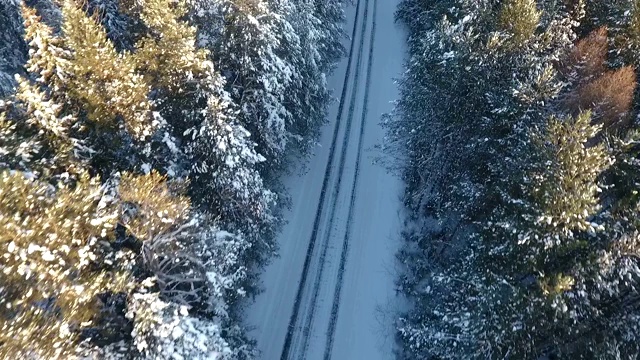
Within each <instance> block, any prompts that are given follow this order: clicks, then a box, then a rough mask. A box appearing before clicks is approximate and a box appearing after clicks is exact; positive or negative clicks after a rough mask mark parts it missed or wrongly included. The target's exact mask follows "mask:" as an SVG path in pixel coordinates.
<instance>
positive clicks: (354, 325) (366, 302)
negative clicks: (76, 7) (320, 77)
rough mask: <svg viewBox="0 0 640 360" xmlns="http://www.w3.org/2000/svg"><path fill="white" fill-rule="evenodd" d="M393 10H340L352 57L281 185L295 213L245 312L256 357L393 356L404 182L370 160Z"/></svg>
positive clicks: (393, 73) (366, 4) (384, 4)
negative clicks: (315, 131) (308, 144)
mask: <svg viewBox="0 0 640 360" xmlns="http://www.w3.org/2000/svg"><path fill="white" fill-rule="evenodd" d="M398 2H399V0H356V1H354V4H353V5H350V6H349V7H348V9H347V21H346V24H345V29H346V30H347V31H348V32H349V33H350V36H351V38H350V39H349V40H347V41H345V46H346V48H347V52H348V56H345V58H344V59H343V60H342V61H341V62H340V64H339V65H338V67H337V69H336V71H335V72H334V73H333V74H332V75H331V76H330V77H329V79H328V81H329V85H330V86H331V87H332V88H333V89H334V91H335V92H334V94H335V95H336V97H337V98H338V99H337V101H336V102H335V103H334V104H332V106H331V108H330V109H329V110H330V111H329V121H328V123H327V125H326V126H325V127H324V129H323V131H322V135H321V138H320V139H319V144H318V147H317V148H316V149H315V151H314V154H313V156H312V157H311V159H310V160H309V161H308V163H306V164H305V165H304V166H305V172H304V173H303V174H294V175H290V176H288V177H287V178H285V179H283V182H284V184H285V185H286V186H287V188H288V190H289V193H290V195H291V206H290V209H288V210H287V211H285V213H284V216H285V219H286V220H287V224H286V225H285V226H284V228H283V230H282V232H281V233H280V235H279V236H278V243H279V246H280V248H279V257H278V258H276V259H274V260H273V262H272V263H271V264H270V265H269V266H268V267H267V268H266V269H265V270H264V273H263V274H262V276H261V282H262V283H261V286H262V287H263V288H264V292H263V293H261V294H259V295H258V296H256V298H255V301H254V302H252V303H251V304H249V305H248V306H247V309H246V318H245V325H246V326H248V327H249V328H250V329H251V331H250V336H252V337H253V338H255V339H256V341H257V347H258V350H259V351H260V353H261V355H260V358H261V359H265V360H277V359H296V360H297V359H325V360H327V359H367V360H376V359H384V360H387V359H392V358H393V354H394V350H396V349H395V342H394V321H395V319H396V318H397V313H398V311H401V309H403V308H404V306H405V303H404V300H403V298H402V295H401V294H400V293H398V292H396V290H395V288H396V287H395V280H396V279H397V277H398V271H399V266H398V264H397V262H396V257H395V256H396V253H397V251H398V250H399V248H400V246H401V242H402V239H401V231H402V228H403V222H404V220H405V216H404V207H403V203H402V195H403V183H402V180H401V179H400V178H399V177H398V176H397V175H395V174H392V173H390V172H389V171H388V170H387V166H384V165H382V164H380V162H379V161H376V160H377V159H379V158H380V157H381V156H383V154H381V153H380V150H379V148H377V146H379V145H381V144H382V141H383V138H384V134H385V130H384V129H383V127H382V126H381V122H382V115H383V114H385V113H388V112H390V111H391V110H392V108H393V104H392V101H394V100H396V99H397V98H398V96H399V94H398V89H397V86H396V84H395V79H397V78H399V77H400V76H401V75H402V72H403V65H404V59H405V52H406V51H405V41H406V38H405V36H406V34H405V30H404V28H403V27H402V26H401V24H397V23H395V21H394V13H395V10H396V8H397V5H398ZM352 31H353V33H351V32H352Z"/></svg>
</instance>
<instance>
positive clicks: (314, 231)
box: [280, 0, 364, 360]
mask: <svg viewBox="0 0 640 360" xmlns="http://www.w3.org/2000/svg"><path fill="white" fill-rule="evenodd" d="M361 1H362V0H358V2H357V5H356V15H355V19H354V23H353V30H352V33H351V46H350V49H349V58H348V60H347V61H348V63H347V69H346V72H345V77H344V84H343V86H342V94H341V95H340V103H339V106H338V117H337V119H336V125H335V128H334V130H333V138H332V140H331V149H330V150H329V159H328V160H327V167H326V170H325V173H324V179H323V180H322V189H321V191H320V200H319V202H318V209H317V211H316V215H315V219H314V222H313V229H312V231H311V239H310V241H309V247H308V249H307V254H306V256H305V259H304V265H303V267H302V278H301V279H300V283H299V284H298V291H297V293H296V298H295V302H294V304H293V312H292V314H291V317H290V318H289V326H288V329H287V335H286V337H285V341H284V346H283V348H282V353H281V355H280V359H281V360H286V359H288V358H289V352H290V350H291V341H292V338H293V334H294V331H295V325H296V322H297V320H298V315H299V312H300V305H301V300H302V294H303V291H304V287H305V284H306V281H307V276H308V274H309V266H310V264H311V258H312V257H313V250H314V247H315V242H316V239H317V237H318V230H319V228H320V219H321V217H322V210H323V207H324V198H325V195H326V193H327V187H328V185H329V179H330V177H331V164H332V163H333V157H334V155H335V150H336V144H337V141H338V134H339V129H340V123H341V122H342V121H341V120H342V113H343V110H344V106H345V100H346V98H347V90H348V82H349V78H350V77H351V64H352V61H351V60H352V58H353V53H354V50H355V45H356V44H355V39H356V34H357V29H358V18H359V16H360V3H361ZM361 42H364V39H362V40H361ZM357 70H358V69H356V71H357Z"/></svg>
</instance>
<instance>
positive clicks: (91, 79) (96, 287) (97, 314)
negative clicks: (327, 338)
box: [0, 0, 342, 359]
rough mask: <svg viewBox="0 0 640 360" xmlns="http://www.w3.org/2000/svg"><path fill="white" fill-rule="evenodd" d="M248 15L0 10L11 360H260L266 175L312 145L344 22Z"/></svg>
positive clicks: (139, 2)
mask: <svg viewBox="0 0 640 360" xmlns="http://www.w3.org/2000/svg"><path fill="white" fill-rule="evenodd" d="M239 4H240V5H237V4H236V3H232V2H216V1H212V2H211V3H186V2H182V1H173V0H122V1H117V0H89V1H86V2H81V1H74V0H62V1H48V0H42V1H29V2H27V4H26V5H25V4H24V3H20V2H6V1H5V2H2V3H0V20H2V21H1V22H0V36H1V37H2V39H3V42H2V44H0V61H1V62H0V94H1V95H2V96H3V100H1V101H0V223H2V230H1V231H0V257H2V259H3V261H2V262H0V309H1V311H0V328H1V330H2V331H1V333H2V334H0V357H1V358H8V357H11V356H14V357H15V356H18V357H24V358H46V359H72V358H106V359H131V358H136V359H248V358H252V357H253V356H254V355H255V354H254V350H253V349H252V347H251V346H250V345H249V342H248V341H247V339H246V337H245V334H244V329H243V328H242V327H241V326H240V325H239V323H238V318H237V317H238V313H237V310H238V309H237V304H238V302H239V300H240V299H242V298H244V297H245V296H246V295H247V292H248V291H252V289H253V288H255V284H254V283H253V282H254V280H255V271H256V270H255V269H256V268H257V267H258V266H259V265H261V264H263V263H264V261H266V260H267V259H268V258H269V257H270V256H271V254H272V253H273V251H274V249H275V246H274V244H273V232H274V231H275V230H276V229H277V224H278V221H279V220H278V219H277V217H276V216H275V215H274V214H273V211H274V209H275V208H276V206H277V204H276V199H277V196H276V195H275V193H274V192H273V191H271V190H269V189H268V188H267V186H266V185H265V181H264V180H263V174H261V173H268V174H269V175H275V172H273V169H275V168H278V167H282V165H283V163H284V160H283V155H284V150H285V148H288V144H289V142H291V139H295V141H296V143H299V144H300V145H303V144H307V143H311V142H312V141H313V139H312V136H313V134H314V129H317V126H318V125H319V124H320V122H321V121H322V119H323V117H324V111H325V107H326V105H327V103H328V101H329V91H328V90H327V88H326V84H325V83H324V77H325V74H326V72H328V71H330V69H331V66H332V65H331V64H332V63H333V61H334V60H335V59H337V57H338V56H339V55H340V51H341V48H340V46H339V44H340V37H339V35H340V34H341V33H339V32H338V31H336V30H338V29H339V22H340V21H341V19H342V12H341V8H340V5H341V4H340V3H339V2H329V3H327V4H326V6H325V5H323V4H318V3H316V2H308V3H307V2H305V3H304V4H303V3H302V2H300V3H298V2H296V3H290V2H288V1H264V2H260V1H247V2H240V3H239ZM200 5H202V7H199V6H200ZM320 17H322V20H320ZM189 19H191V20H192V21H193V22H192V23H190V22H188V20H189ZM234 19H235V20H234ZM205 20H206V21H205ZM232 20H233V21H232ZM236 20H237V23H234V21H236ZM194 25H198V26H199V28H196V27H195V26H194ZM242 26H246V27H247V28H246V29H242V28H241V27H242ZM244 30H248V31H247V32H245V31H244ZM198 34H200V41H197V39H198V38H197V36H198ZM238 36H240V37H238ZM242 36H244V37H242ZM23 37H24V38H23ZM207 37H209V39H210V40H211V41H207V40H206V39H207ZM238 40H240V41H238ZM27 48H28V49H29V52H28V54H27V52H26V51H25V50H26V49H27ZM212 50H215V51H216V52H215V53H213V52H211V51H212ZM227 60H228V61H227ZM23 64H24V68H22V65H23ZM14 73H18V75H17V76H16V77H14V76H13V75H14ZM230 74H233V75H234V76H235V77H236V78H237V79H236V80H234V78H232V77H231V76H230ZM239 79H241V80H239ZM234 81H236V82H235V83H234ZM238 81H241V84H243V85H242V86H244V87H246V89H240V88H239V87H238V84H239V82H238ZM12 89H14V90H12ZM13 91H15V93H13ZM10 94H12V95H11V96H9V95H10ZM285 94H288V95H290V96H285ZM258 150H261V151H264V152H265V155H268V156H264V155H262V154H261V153H260V152H259V151H258ZM276 155H277V156H276ZM261 167H262V169H261ZM264 169H269V170H270V171H268V172H267V171H264ZM249 269H251V270H249Z"/></svg>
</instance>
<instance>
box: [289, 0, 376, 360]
mask: <svg viewBox="0 0 640 360" xmlns="http://www.w3.org/2000/svg"><path fill="white" fill-rule="evenodd" d="M360 1H364V2H365V8H364V15H363V18H362V26H361V30H360V34H361V38H360V41H359V46H358V57H357V60H356V71H355V74H354V80H353V83H354V84H358V81H359V79H360V75H361V74H360V69H361V68H362V59H363V54H364V44H365V41H364V39H365V33H366V31H367V19H368V17H369V0H359V2H358V5H359V4H360ZM357 11H358V7H356V19H357V18H358V13H357ZM356 23H357V21H356ZM353 43H355V41H352V44H353ZM344 88H347V84H345V85H344ZM359 90H360V89H359V87H358V86H356V87H355V88H354V89H353V91H352V92H351V101H350V105H349V113H348V116H347V122H346V127H345V132H344V137H343V140H342V151H341V153H340V164H339V165H338V173H337V175H336V176H337V179H336V182H335V184H334V186H333V194H332V197H331V203H330V207H329V209H330V214H329V218H328V219H329V220H328V225H327V228H328V229H331V228H332V226H333V224H334V221H335V218H336V210H337V209H338V206H337V201H338V196H339V194H340V186H341V185H342V178H343V175H344V169H345V164H346V161H347V151H348V150H349V147H348V146H347V143H348V141H349V137H350V135H351V125H352V124H353V118H354V115H355V105H356V99H357V97H358V91H359ZM330 240H331V231H326V232H325V236H324V241H323V245H324V246H323V248H322V254H321V255H320V258H319V266H320V268H319V269H318V271H317V273H316V280H315V282H314V284H313V295H312V298H311V301H310V302H309V303H308V304H307V307H308V309H309V313H308V315H307V318H306V321H305V323H304V326H303V330H302V335H303V337H302V346H301V348H302V349H303V353H306V352H307V351H308V345H309V344H308V341H309V332H310V331H311V327H312V325H313V320H314V316H315V310H316V304H317V302H318V296H319V294H320V285H321V282H322V275H323V273H324V269H325V265H326V259H327V252H328V250H329V244H330ZM294 311H295V310H294ZM284 355H285V354H284V351H283V357H282V359H286V358H289V355H290V354H287V357H284Z"/></svg>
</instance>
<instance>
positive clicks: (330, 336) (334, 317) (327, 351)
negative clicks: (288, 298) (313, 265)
mask: <svg viewBox="0 0 640 360" xmlns="http://www.w3.org/2000/svg"><path fill="white" fill-rule="evenodd" d="M377 15H378V0H373V24H372V27H371V40H370V43H369V59H368V61H369V63H368V65H367V79H366V85H365V86H366V87H365V93H364V106H363V109H362V117H361V118H360V133H359V134H358V152H357V156H356V165H355V174H354V176H353V183H352V185H351V199H350V203H349V214H348V217H347V228H346V231H345V234H344V239H343V242H342V254H341V255H340V265H339V268H338V277H337V280H336V287H335V290H334V295H333V304H332V307H331V317H330V319H329V326H328V328H327V340H326V343H325V348H324V360H330V359H331V353H332V351H333V341H334V338H335V331H336V324H337V322H338V312H339V310H340V294H341V292H342V284H343V282H344V272H345V266H346V263H347V258H348V255H349V237H350V235H351V229H352V225H353V217H354V214H355V203H356V198H357V197H358V191H357V187H358V177H359V175H360V163H361V161H362V145H363V143H364V128H365V122H366V120H367V116H368V114H369V89H370V88H371V73H372V69H373V47H374V46H373V45H374V43H375V37H376V19H377Z"/></svg>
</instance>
